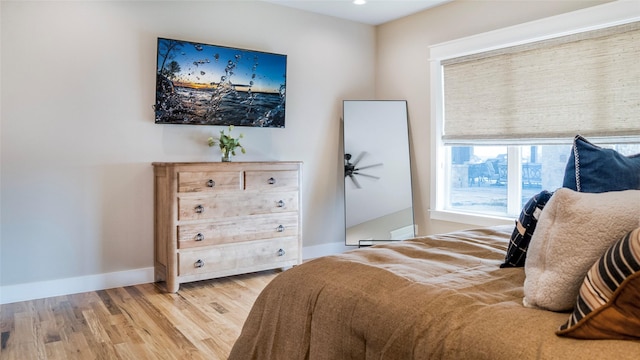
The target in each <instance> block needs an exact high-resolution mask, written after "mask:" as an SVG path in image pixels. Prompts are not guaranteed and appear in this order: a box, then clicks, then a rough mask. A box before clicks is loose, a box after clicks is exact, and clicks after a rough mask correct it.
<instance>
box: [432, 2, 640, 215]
mask: <svg viewBox="0 0 640 360" xmlns="http://www.w3.org/2000/svg"><path fill="white" fill-rule="evenodd" d="M634 21H640V7H638V6H637V3H635V2H632V1H616V2H611V3H606V4H602V5H598V6H593V7H590V8H586V9H582V10H578V11H574V12H571V13H566V14H560V15H556V16H552V17H549V18H545V19H541V20H537V21H532V22H528V23H524V24H520V25H515V26H511V27H507V28H503V29H498V30H494V31H490V32H487V33H482V34H478V35H473V36H469V37H465V38H461V39H458V40H453V41H448V42H445V43H441V44H436V45H433V46H431V47H430V49H429V51H430V92H431V184H430V211H429V213H430V217H431V219H435V220H445V221H452V222H458V223H464V224H472V225H479V226H490V225H498V224H512V223H513V218H514V217H517V215H516V216H513V214H514V213H515V212H516V211H517V212H519V209H518V210H514V209H513V206H515V204H516V203H517V202H518V201H517V199H518V198H519V194H520V193H519V190H516V191H514V190H513V189H508V190H507V191H508V192H507V194H508V210H507V211H508V213H509V216H505V217H500V216H491V215H482V214H471V213H463V212H459V211H453V210H445V201H446V199H447V191H448V186H447V184H446V180H447V178H448V177H447V176H446V171H447V170H446V169H447V168H448V166H446V165H447V161H450V159H447V157H448V154H447V151H445V146H444V142H443V140H442V135H443V130H444V118H443V114H444V111H443V110H444V98H443V96H444V84H443V71H442V61H443V60H446V59H450V58H455V57H460V56H465V55H470V54H475V53H480V52H485V51H491V50H496V49H501V48H505V47H510V46H516V45H522V44H527V43H530V42H535V41H541V40H547V39H552V38H555V37H560V36H566V35H571V34H576V33H580V32H585V31H591V30H596V29H601V28H606V27H610V26H615V25H621V24H626V23H630V22H634ZM472 145H482V143H480V142H478V143H477V144H472ZM509 149H510V150H509V151H508V159H509V160H508V168H509V174H508V184H509V185H508V186H509V187H511V186H513V187H518V188H519V184H520V182H519V180H518V179H519V177H520V176H521V174H519V171H520V170H519V169H520V166H518V164H519V162H520V156H519V154H518V153H514V154H512V153H511V152H512V151H513V150H512V149H514V147H511V146H510V147H509ZM516 195H518V196H516ZM518 205H519V204H518ZM512 216H513V217H512Z"/></svg>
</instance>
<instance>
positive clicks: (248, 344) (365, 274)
mask: <svg viewBox="0 0 640 360" xmlns="http://www.w3.org/2000/svg"><path fill="white" fill-rule="evenodd" d="M511 231H512V227H509V226H501V227H493V228H487V229H477V230H467V231H459V232H454V233H449V234H442V235H434V236H429V237H421V238H417V239H413V240H408V241H402V242H398V243H393V244H386V245H380V246H375V247H371V248H362V249H358V250H353V251H350V252H346V253H343V254H340V255H334V256H327V257H323V258H318V259H315V260H312V261H309V262H306V263H304V264H303V265H300V266H297V267H294V268H292V269H290V270H287V271H285V272H283V273H281V274H280V275H278V276H277V277H276V278H275V279H274V280H273V281H272V282H271V283H270V284H269V285H268V286H267V287H266V288H265V290H264V291H263V292H262V294H261V295H260V296H259V297H258V299H257V300H256V303H255V304H254V306H253V308H252V310H251V313H250V314H249V317H248V318H247V320H246V322H245V324H244V327H243V330H242V333H241V335H240V337H239V339H238V340H237V342H236V343H235V345H234V347H233V349H232V351H231V355H230V357H229V359H231V360H249V359H256V360H257V359H259V360H266V359H282V360H296V359H311V360H314V359H327V360H339V359H469V360H473V359H490V360H500V359H509V360H525V359H580V360H587V359H616V360H622V359H634V360H638V359H640V342H636V341H615V340H575V339H568V338H562V337H558V336H556V335H555V330H556V329H557V328H558V327H559V326H560V325H561V324H563V323H564V322H565V321H566V320H567V318H568V314H566V313H554V312H550V311H544V310H536V309H529V308H525V307H523V305H522V298H523V290H522V287H523V282H524V270H523V268H507V269H501V268H499V265H500V263H501V262H502V261H503V260H504V255H505V251H506V247H507V242H508V239H509V235H510V233H511Z"/></svg>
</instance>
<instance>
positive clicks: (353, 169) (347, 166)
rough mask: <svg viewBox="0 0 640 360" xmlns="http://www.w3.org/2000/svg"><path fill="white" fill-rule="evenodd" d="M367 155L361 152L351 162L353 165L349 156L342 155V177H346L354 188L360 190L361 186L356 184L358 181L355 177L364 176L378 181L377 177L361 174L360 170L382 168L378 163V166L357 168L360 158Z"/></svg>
mask: <svg viewBox="0 0 640 360" xmlns="http://www.w3.org/2000/svg"><path fill="white" fill-rule="evenodd" d="M366 154H367V153H366V152H365V151H363V152H361V153H360V155H358V157H357V158H356V159H355V160H354V161H353V163H352V162H351V154H344V177H345V178H346V177H347V176H348V177H349V178H350V179H351V181H353V184H354V185H355V186H356V188H358V189H361V188H362V186H360V183H359V182H358V179H356V175H357V176H364V177H368V178H372V179H376V180H377V179H380V177H379V176H373V175H369V174H363V173H361V172H360V170H363V169H368V168H372V167H377V166H382V165H383V164H382V163H378V164H372V165H366V166H360V167H358V163H360V161H361V160H362V158H363V157H364V156H365V155H366Z"/></svg>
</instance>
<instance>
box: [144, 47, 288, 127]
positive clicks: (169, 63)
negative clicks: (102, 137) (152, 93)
mask: <svg viewBox="0 0 640 360" xmlns="http://www.w3.org/2000/svg"><path fill="white" fill-rule="evenodd" d="M286 73H287V56H286V55H282V54H274V53H267V52H261V51H253V50H246V49H238V48H231V47H224V46H217V45H207V44H202V43H195V42H190V41H183V40H173V39H165V38H158V47H157V73H156V103H155V106H154V109H155V122H156V123H157V124H187V125H221V126H228V125H234V126H253V127H277V128H283V127H284V126H285V105H286Z"/></svg>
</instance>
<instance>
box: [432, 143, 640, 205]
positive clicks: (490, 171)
mask: <svg viewBox="0 0 640 360" xmlns="http://www.w3.org/2000/svg"><path fill="white" fill-rule="evenodd" d="M598 145H599V146H601V147H606V148H612V149H614V150H616V151H618V152H620V153H621V154H624V155H633V154H638V153H640V143H636V144H603V143H600V144H598ZM444 151H445V152H446V153H447V158H448V159H450V160H447V161H445V164H446V167H447V168H446V172H445V179H446V180H445V184H444V192H443V194H446V195H445V196H444V204H443V210H445V211H453V212H465V213H477V214H484V215H493V216H498V217H500V216H507V217H516V216H518V215H519V214H520V210H521V209H522V207H523V206H524V204H525V203H526V202H527V201H528V200H529V199H530V198H531V197H532V196H534V195H535V194H537V193H539V192H540V191H542V190H548V191H554V190H555V189H557V188H560V187H562V180H563V178H564V171H565V166H566V164H567V160H568V159H569V154H570V151H571V146H570V145H525V146H487V145H484V146H483V145H478V146H445V148H444ZM509 156H514V157H515V158H516V161H512V162H510V161H508V160H509ZM510 165H511V166H512V167H515V168H511V169H510V168H509V166H510ZM510 173H511V174H512V176H511V181H514V180H513V179H515V186H509V185H510V178H509V174H510Z"/></svg>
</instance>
